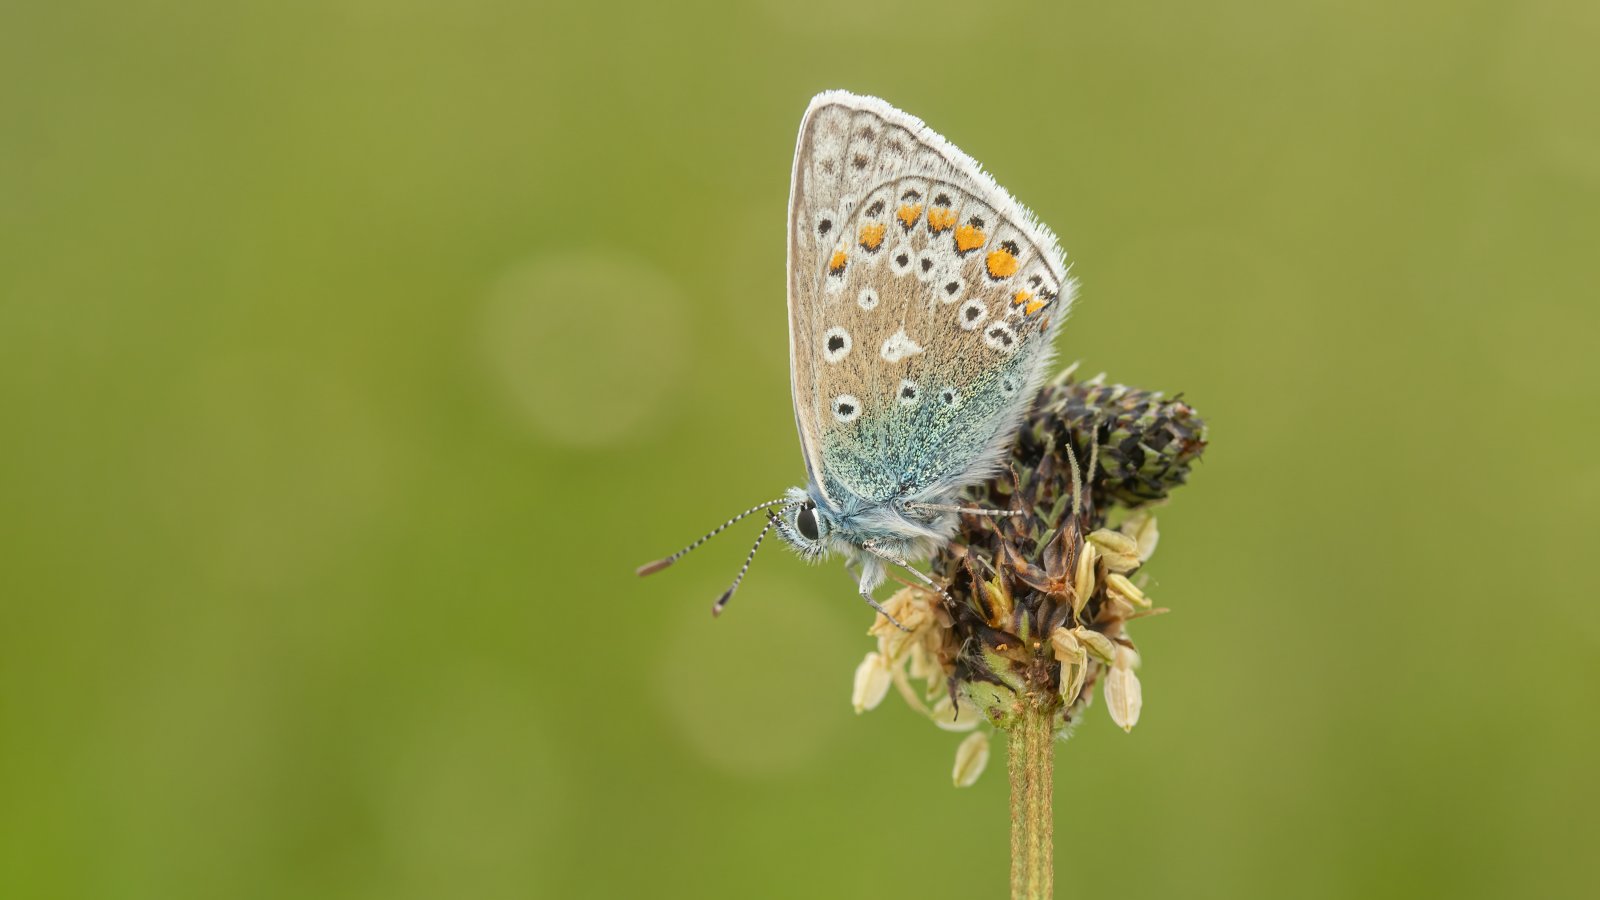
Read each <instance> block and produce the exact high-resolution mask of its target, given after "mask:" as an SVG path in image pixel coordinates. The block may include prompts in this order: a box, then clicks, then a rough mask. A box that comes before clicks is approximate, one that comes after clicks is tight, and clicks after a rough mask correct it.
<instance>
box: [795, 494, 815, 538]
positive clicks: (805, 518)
mask: <svg viewBox="0 0 1600 900" xmlns="http://www.w3.org/2000/svg"><path fill="white" fill-rule="evenodd" d="M794 524H795V527H796V528H798V529H800V533H801V534H802V535H804V536H805V539H806V540H808V541H814V540H816V539H817V538H819V537H821V536H822V535H821V533H820V532H818V531H817V511H816V510H815V509H814V508H812V506H811V504H810V503H807V504H806V505H805V506H802V507H800V514H799V515H797V516H795V517H794Z"/></svg>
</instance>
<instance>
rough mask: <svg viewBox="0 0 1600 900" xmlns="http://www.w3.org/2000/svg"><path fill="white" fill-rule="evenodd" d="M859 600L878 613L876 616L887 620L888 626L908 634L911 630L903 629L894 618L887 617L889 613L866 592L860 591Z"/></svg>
mask: <svg viewBox="0 0 1600 900" xmlns="http://www.w3.org/2000/svg"><path fill="white" fill-rule="evenodd" d="M861 599H863V600H865V601H867V605H868V606H870V607H872V608H873V609H875V610H877V611H878V615H880V616H883V617H884V618H885V619H888V620H889V624H890V625H893V626H894V627H896V628H898V629H900V630H901V631H905V632H909V631H910V630H911V629H909V628H907V627H905V626H904V625H901V624H900V620H899V619H896V618H895V617H894V616H891V615H889V611H888V610H887V609H884V608H883V604H882V603H879V602H878V601H877V600H874V599H873V598H872V595H871V594H870V593H868V592H866V591H862V592H861Z"/></svg>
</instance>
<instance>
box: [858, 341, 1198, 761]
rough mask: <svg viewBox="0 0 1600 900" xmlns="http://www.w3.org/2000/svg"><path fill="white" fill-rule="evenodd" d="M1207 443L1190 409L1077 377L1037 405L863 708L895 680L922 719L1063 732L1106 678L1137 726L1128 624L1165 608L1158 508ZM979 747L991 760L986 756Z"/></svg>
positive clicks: (917, 602)
mask: <svg viewBox="0 0 1600 900" xmlns="http://www.w3.org/2000/svg"><path fill="white" fill-rule="evenodd" d="M1205 446H1206V429H1205V423H1204V422H1203V421H1202V420H1201V419H1200V418H1199V417H1198V416H1196V415H1195V413H1194V411H1193V410H1192V409H1191V408H1190V407H1189V406H1188V405H1187V404H1185V403H1184V402H1182V400H1181V399H1178V398H1170V399H1169V398H1165V397H1163V396H1162V395H1161V394H1159V393H1154V392H1151V391H1142V390H1138V389H1135V388H1129V387H1123V386H1120V385H1108V384H1105V383H1104V381H1103V378H1101V377H1097V378H1095V379H1092V380H1090V381H1075V380H1073V379H1072V377H1071V372H1070V371H1069V372H1068V373H1066V374H1064V375H1063V376H1062V377H1060V378H1058V379H1057V380H1056V381H1054V382H1053V383H1051V384H1048V385H1046V386H1045V387H1044V388H1043V389H1042V390H1041V391H1040V393H1039V396H1038V397H1037V398H1036V400H1035V402H1034V405H1033V407H1032V409H1031V410H1030V411H1029V413H1028V416H1027V419H1026V421H1025V422H1024V424H1023V427H1022V429H1021V430H1020V432H1019V434H1018V436H1017V440H1016V443H1015V445H1014V447H1013V449H1012V455H1011V459H1010V466H1009V469H1008V471H1006V472H1005V473H1004V474H1002V475H1000V476H997V477H995V478H992V479H990V480H989V481H987V482H984V483H982V484H979V485H976V486H974V487H973V488H971V489H969V490H968V492H967V496H966V498H965V499H966V501H967V503H968V504H969V505H970V506H972V507H974V508H982V509H989V510H1007V511H1009V512H1010V513H1011V515H1009V516H1005V517H992V516H982V515H963V516H962V517H961V525H960V528H959V530H958V532H957V534H956V537H955V539H954V540H953V541H951V542H950V543H949V544H948V545H947V546H946V547H945V548H944V549H943V550H942V551H940V553H939V554H938V555H937V556H936V557H935V558H934V560H933V563H932V572H933V575H934V577H935V578H936V579H938V580H939V581H940V582H941V583H942V584H944V585H945V586H946V590H947V591H948V593H949V595H950V600H948V601H947V600H945V599H944V598H943V597H941V596H939V595H938V594H937V593H935V592H933V591H929V590H927V589H925V588H922V587H920V586H911V587H906V588H905V589H903V590H901V591H900V592H898V593H896V594H895V595H894V596H893V597H891V598H890V599H889V600H888V601H887V602H886V603H885V604H884V606H885V608H886V609H888V611H889V613H890V614H891V615H893V616H894V617H895V618H896V619H898V620H899V621H900V622H901V623H902V624H903V625H904V626H905V630H903V631H902V630H900V629H898V628H895V627H894V626H893V625H891V624H890V623H889V622H888V621H886V620H885V619H884V618H883V617H882V616H880V617H878V619H877V620H876V621H875V622H874V624H873V626H872V629H871V630H870V632H869V633H870V634H871V635H872V636H874V637H876V638H877V641H878V647H877V650H876V651H874V652H872V653H869V654H868V655H867V658H866V660H865V661H864V662H863V663H862V664H861V669H860V670H859V671H858V672H857V675H856V691H855V698H856V709H857V710H858V711H860V710H863V709H870V708H872V707H873V706H875V705H876V704H877V701H878V699H881V697H882V696H883V694H884V693H885V692H886V691H887V685H889V684H892V685H893V686H894V687H895V688H896V689H897V690H898V691H899V693H900V695H901V696H902V697H903V698H904V699H905V701H906V702H907V703H908V704H909V705H911V706H912V707H913V708H914V709H917V710H919V711H921V712H923V713H924V714H926V715H928V716H930V717H931V718H932V719H933V720H934V721H935V723H936V724H938V725H940V726H941V727H943V728H947V729H952V730H971V729H973V728H976V727H977V726H978V724H979V721H980V719H982V720H985V721H987V723H989V724H990V725H991V726H993V727H995V728H1001V729H1010V728H1011V727H1012V726H1013V725H1014V724H1015V723H1016V717H1017V716H1018V715H1019V713H1020V712H1021V711H1022V709H1023V708H1024V707H1027V708H1029V709H1032V710H1040V709H1042V710H1044V711H1046V712H1047V713H1048V715H1049V720H1050V722H1052V723H1053V725H1052V731H1053V733H1054V734H1055V735H1056V736H1058V737H1065V736H1066V735H1067V734H1068V733H1069V732H1070V730H1071V728H1072V727H1073V726H1074V725H1075V724H1076V722H1077V721H1078V719H1079V717H1080V714H1081V712H1082V710H1083V709H1084V708H1085V707H1086V706H1087V705H1088V703H1089V702H1090V700H1091V699H1092V697H1093V692H1094V688H1095V687H1096V686H1097V685H1098V684H1099V683H1100V682H1101V681H1104V682H1105V692H1106V695H1107V703H1106V706H1107V708H1108V709H1109V711H1110V713H1111V718H1112V720H1113V721H1114V722H1115V723H1116V724H1117V725H1118V726H1119V727H1121V728H1123V729H1124V730H1128V729H1132V728H1133V726H1134V725H1135V724H1136V723H1137V722H1138V720H1139V710H1140V707H1141V705H1142V694H1141V688H1140V684H1139V679H1138V676H1137V675H1136V674H1135V669H1136V668H1137V667H1138V663H1139V655H1138V652H1137V651H1136V649H1135V647H1134V644H1133V641H1132V639H1131V638H1130V637H1129V635H1128V623H1129V622H1130V621H1131V620H1133V619H1137V618H1142V617H1145V616H1150V615H1154V614H1157V613H1160V612H1164V611H1165V610H1162V609H1157V608H1155V606H1154V604H1153V602H1152V601H1151V599H1150V598H1149V597H1148V596H1147V595H1146V594H1145V592H1144V590H1143V587H1142V586H1141V584H1142V582H1143V579H1142V578H1140V576H1139V570H1140V568H1141V567H1142V566H1144V564H1145V563H1146V562H1148V561H1149V559H1150V556H1151V554H1152V553H1153V552H1154V551H1155V548H1156V543H1157V541H1158V539H1159V532H1158V531H1157V528H1156V520H1155V517H1154V515H1152V514H1151V507H1153V506H1155V505H1157V504H1159V503H1160V502H1162V501H1164V500H1165V499H1166V498H1167V496H1168V495H1169V494H1170V493H1171V492H1172V490H1173V489H1174V488H1176V487H1178V486H1179V485H1181V484H1183V483H1184V481H1185V480H1186V479H1187V477H1188V473H1189V470H1190V468H1191V467H1192V465H1193V464H1194V463H1195V461H1196V460H1198V459H1199V458H1200V454H1201V452H1202V451H1203V450H1204V449H1205ZM980 745H981V747H982V749H981V750H980V749H979V747H980ZM987 748H988V737H987V735H986V734H976V735H972V736H969V737H968V738H967V739H966V741H964V742H963V743H962V745H961V749H960V751H959V752H958V754H957V760H956V766H955V770H954V772H955V774H954V779H955V783H956V784H957V785H958V786H965V785H967V784H971V783H972V782H973V781H974V780H975V779H976V778H977V775H978V773H979V772H981V771H982V768H983V764H984V761H986V760H987V758H988V752H987Z"/></svg>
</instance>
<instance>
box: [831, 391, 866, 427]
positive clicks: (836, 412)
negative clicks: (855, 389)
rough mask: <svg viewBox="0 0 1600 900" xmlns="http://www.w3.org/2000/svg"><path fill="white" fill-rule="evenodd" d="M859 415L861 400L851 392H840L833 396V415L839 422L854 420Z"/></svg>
mask: <svg viewBox="0 0 1600 900" xmlns="http://www.w3.org/2000/svg"><path fill="white" fill-rule="evenodd" d="M860 415H861V401H860V400H859V399H857V398H856V397H855V396H854V395H853V394H840V395H839V396H837V397H835V398H833V417H834V418H835V419H838V420H839V421H841V422H854V421H855V420H856V417H857V416H860Z"/></svg>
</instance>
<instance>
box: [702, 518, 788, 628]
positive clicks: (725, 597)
mask: <svg viewBox="0 0 1600 900" xmlns="http://www.w3.org/2000/svg"><path fill="white" fill-rule="evenodd" d="M776 524H778V517H777V516H774V515H773V514H772V513H771V512H768V513H767V524H765V525H763V526H761V533H760V534H758V535H756V542H755V546H753V547H751V548H750V555H749V556H746V557H745V558H744V565H742V566H740V567H739V574H738V575H736V576H734V579H733V584H730V585H728V589H727V590H725V591H723V592H722V596H721V597H718V598H717V602H716V603H714V604H712V606H711V614H712V615H713V616H720V615H722V608H723V607H724V606H727V605H728V601H729V600H732V599H733V592H734V591H737V590H738V589H739V582H741V581H743V580H744V573H746V572H748V571H750V563H751V562H752V561H753V560H755V558H756V551H757V550H760V549H761V542H762V540H764V539H765V538H766V536H767V532H769V531H771V530H772V526H774V525H776Z"/></svg>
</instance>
